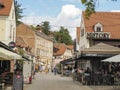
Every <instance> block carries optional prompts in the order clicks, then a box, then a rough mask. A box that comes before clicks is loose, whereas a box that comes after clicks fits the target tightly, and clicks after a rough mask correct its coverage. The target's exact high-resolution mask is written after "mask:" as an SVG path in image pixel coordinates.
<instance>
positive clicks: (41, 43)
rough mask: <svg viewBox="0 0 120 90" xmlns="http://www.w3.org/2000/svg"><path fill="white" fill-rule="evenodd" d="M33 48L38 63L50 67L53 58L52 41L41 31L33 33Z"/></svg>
mask: <svg viewBox="0 0 120 90" xmlns="http://www.w3.org/2000/svg"><path fill="white" fill-rule="evenodd" d="M35 39H36V43H35V48H36V51H35V52H36V53H35V55H37V56H38V57H39V61H40V62H43V63H45V64H49V65H51V62H52V56H53V41H52V39H50V37H49V36H47V35H45V34H44V33H43V32H42V31H40V30H39V31H35Z"/></svg>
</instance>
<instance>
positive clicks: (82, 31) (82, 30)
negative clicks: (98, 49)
mask: <svg viewBox="0 0 120 90" xmlns="http://www.w3.org/2000/svg"><path fill="white" fill-rule="evenodd" d="M82 36H84V29H81V37H82Z"/></svg>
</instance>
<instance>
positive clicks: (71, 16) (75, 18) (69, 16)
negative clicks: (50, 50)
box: [22, 4, 81, 39]
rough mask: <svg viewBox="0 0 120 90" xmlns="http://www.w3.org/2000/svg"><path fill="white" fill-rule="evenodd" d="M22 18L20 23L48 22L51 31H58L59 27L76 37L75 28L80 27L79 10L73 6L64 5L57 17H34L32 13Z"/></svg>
mask: <svg viewBox="0 0 120 90" xmlns="http://www.w3.org/2000/svg"><path fill="white" fill-rule="evenodd" d="M29 15H30V16H28V17H24V18H23V19H22V21H23V22H24V23H27V24H30V25H36V24H40V23H41V22H42V21H49V22H50V25H51V26H52V27H51V28H52V30H53V29H54V30H58V28H59V26H63V27H65V28H67V29H68V30H69V32H70V35H71V36H72V39H74V38H75V37H76V27H78V26H80V21H81V10H80V9H79V8H76V7H75V6H74V5H69V4H68V5H64V6H63V7H62V9H61V12H60V13H59V14H58V16H57V17H50V16H36V15H35V13H34V12H32V13H31V14H29Z"/></svg>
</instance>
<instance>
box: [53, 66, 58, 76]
mask: <svg viewBox="0 0 120 90" xmlns="http://www.w3.org/2000/svg"><path fill="white" fill-rule="evenodd" d="M53 72H54V75H56V74H57V68H56V67H54V70H53Z"/></svg>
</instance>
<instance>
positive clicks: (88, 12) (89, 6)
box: [81, 0, 117, 19]
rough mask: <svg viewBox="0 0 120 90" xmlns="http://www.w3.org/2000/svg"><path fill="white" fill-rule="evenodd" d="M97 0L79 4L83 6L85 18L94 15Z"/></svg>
mask: <svg viewBox="0 0 120 90" xmlns="http://www.w3.org/2000/svg"><path fill="white" fill-rule="evenodd" d="M97 1H99V0H81V3H82V4H83V5H85V7H86V9H85V15H86V18H87V19H89V17H90V15H91V14H93V13H95V4H96V2H97ZM111 1H117V0H111Z"/></svg>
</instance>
